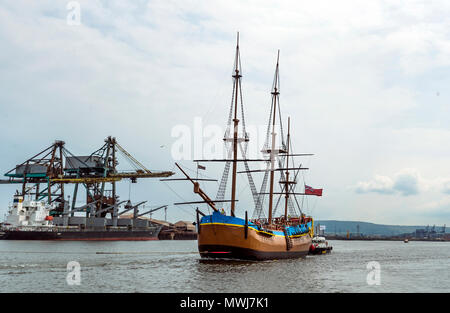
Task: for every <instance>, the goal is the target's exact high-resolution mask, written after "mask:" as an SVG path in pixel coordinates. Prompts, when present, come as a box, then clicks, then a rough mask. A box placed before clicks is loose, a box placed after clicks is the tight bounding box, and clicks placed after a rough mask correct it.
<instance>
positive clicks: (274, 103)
mask: <svg viewBox="0 0 450 313" xmlns="http://www.w3.org/2000/svg"><path fill="white" fill-rule="evenodd" d="M279 60H280V50H278V56H277V66H276V69H275V78H274V82H273V90H272V92H271V94H272V107H273V121H272V148H271V151H270V193H269V216H268V222H269V224H272V210H273V183H274V176H275V175H274V169H275V154H276V153H275V137H276V133H275V121H276V118H275V117H276V115H277V99H278V95H279V94H280V92H279V91H278V90H279V88H278V86H279V79H278V64H279Z"/></svg>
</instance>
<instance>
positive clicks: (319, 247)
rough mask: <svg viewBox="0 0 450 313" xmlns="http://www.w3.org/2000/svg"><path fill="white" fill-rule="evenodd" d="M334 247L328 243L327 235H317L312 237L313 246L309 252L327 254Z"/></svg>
mask: <svg viewBox="0 0 450 313" xmlns="http://www.w3.org/2000/svg"><path fill="white" fill-rule="evenodd" d="M331 250H333V247H332V246H330V245H328V241H326V239H325V237H322V236H315V237H313V239H312V243H311V247H310V248H309V254H326V253H330V252H331Z"/></svg>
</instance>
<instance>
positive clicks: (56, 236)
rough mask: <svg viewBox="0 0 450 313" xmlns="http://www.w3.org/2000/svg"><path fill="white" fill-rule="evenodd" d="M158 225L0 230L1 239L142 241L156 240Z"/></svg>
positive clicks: (158, 230)
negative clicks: (126, 228) (122, 228)
mask: <svg viewBox="0 0 450 313" xmlns="http://www.w3.org/2000/svg"><path fill="white" fill-rule="evenodd" d="M160 231H161V227H160V226H156V227H152V228H149V229H146V230H114V231H108V230H106V231H105V230H67V229H64V230H62V229H53V230H51V231H49V230H42V231H35V230H20V229H19V230H17V229H12V230H2V231H0V239H2V240H61V241H62V240H72V241H85V240H93V241H144V240H158V235H159V232H160Z"/></svg>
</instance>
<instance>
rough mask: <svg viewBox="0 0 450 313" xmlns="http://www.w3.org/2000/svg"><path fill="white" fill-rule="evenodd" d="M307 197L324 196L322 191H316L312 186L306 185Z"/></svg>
mask: <svg viewBox="0 0 450 313" xmlns="http://www.w3.org/2000/svg"><path fill="white" fill-rule="evenodd" d="M305 195H313V196H319V197H321V196H322V189H314V188H313V187H311V186H308V185H305Z"/></svg>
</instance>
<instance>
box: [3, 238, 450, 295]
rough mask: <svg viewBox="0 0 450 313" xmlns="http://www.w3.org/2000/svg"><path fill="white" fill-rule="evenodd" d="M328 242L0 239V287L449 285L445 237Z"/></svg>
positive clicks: (439, 288) (365, 288)
mask: <svg viewBox="0 0 450 313" xmlns="http://www.w3.org/2000/svg"><path fill="white" fill-rule="evenodd" d="M330 243H331V244H332V246H333V251H332V253H331V254H327V255H318V256H307V257H306V258H303V259H296V260H274V261H264V262H247V261H205V260H201V259H200V257H199V254H198V252H197V241H150V242H118V241H116V242H104V241H103V242H52V241H7V240H1V241H0V292H55V291H57V292H89V293H92V292H151V293H153V292H162V293H184V292H188V293H194V292H200V293H202V292H208V293H211V292H212V293H218V292H229V293H241V292H250V293H253V292H256V293H261V292H263V293H265V292H275V293H278V292H293V293H305V292H450V242H414V241H413V242H409V243H403V242H399V241H397V242H396V241H330ZM71 261H75V262H77V263H70V264H79V265H80V270H79V272H76V274H74V270H76V268H74V267H69V268H68V267H67V265H68V264H69V262H71ZM370 262H372V263H370ZM373 262H377V263H373ZM368 264H369V266H368ZM374 264H375V265H374ZM74 282H75V284H74Z"/></svg>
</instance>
